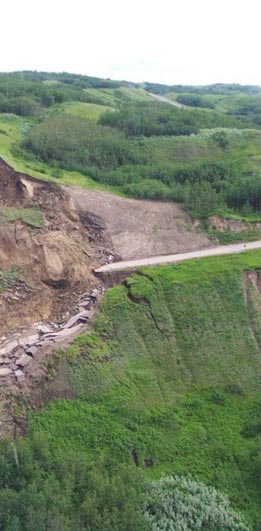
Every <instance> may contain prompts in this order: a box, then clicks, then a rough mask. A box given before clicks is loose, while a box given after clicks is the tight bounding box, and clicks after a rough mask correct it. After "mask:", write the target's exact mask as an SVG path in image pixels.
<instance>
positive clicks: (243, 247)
mask: <svg viewBox="0 0 261 531" xmlns="http://www.w3.org/2000/svg"><path fill="white" fill-rule="evenodd" d="M252 249H261V240H259V241H256V242H251V243H235V244H232V245H223V246H220V247H214V248H212V249H204V250H201V251H193V252H189V253H180V254H169V255H165V256H154V257H152V258H146V259H142V260H129V261H126V262H115V263H114V264H108V265H105V266H102V267H99V268H98V269H96V270H95V273H112V272H116V271H125V270H127V269H130V270H132V271H133V270H135V269H137V268H139V267H141V266H156V265H162V264H176V263H178V262H183V261H184V260H192V259H193V258H204V257H207V256H221V255H225V254H234V253H242V252H244V251H250V250H252Z"/></svg>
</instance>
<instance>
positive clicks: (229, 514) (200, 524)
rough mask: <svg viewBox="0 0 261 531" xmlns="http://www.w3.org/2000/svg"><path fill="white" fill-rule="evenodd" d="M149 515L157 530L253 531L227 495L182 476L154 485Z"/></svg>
mask: <svg viewBox="0 0 261 531" xmlns="http://www.w3.org/2000/svg"><path fill="white" fill-rule="evenodd" d="M145 515H146V518H147V520H148V522H149V525H150V529H152V530H153V531H201V530H207V531H211V530H213V531H221V530H222V531H249V527H248V526H247V525H246V524H245V523H244V521H243V519H242V518H241V516H240V515H239V514H238V513H237V512H235V511H233V509H231V507H230V503H229V500H228V498H227V497H225V496H223V495H222V494H220V493H219V492H218V491H216V489H214V488H213V487H207V486H206V485H204V484H203V483H197V482H196V481H192V480H190V479H186V478H184V477H179V476H175V477H166V478H163V479H161V480H159V481H154V482H153V483H152V484H151V489H150V494H149V499H148V502H147V505H146V511H145Z"/></svg>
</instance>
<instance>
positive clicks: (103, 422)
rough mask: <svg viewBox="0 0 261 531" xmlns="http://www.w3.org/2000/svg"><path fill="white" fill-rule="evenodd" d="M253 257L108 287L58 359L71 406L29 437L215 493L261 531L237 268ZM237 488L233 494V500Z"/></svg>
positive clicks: (51, 407)
mask: <svg viewBox="0 0 261 531" xmlns="http://www.w3.org/2000/svg"><path fill="white" fill-rule="evenodd" d="M260 264H261V252H260V251H256V252H252V253H244V254H242V255H237V256H229V257H222V258H212V259H204V260H195V261H191V262H190V263H188V262H187V263H183V264H180V265H178V266H166V267H158V268H156V269H150V268H147V269H146V268H145V269H144V270H142V274H139V275H135V276H133V277H131V278H130V279H129V280H128V283H127V284H128V287H127V286H125V285H118V286H117V287H115V288H113V289H111V290H109V291H108V292H107V294H106V296H105V298H104V300H103V303H102V306H101V310H100V313H99V315H98V318H97V320H96V322H95V324H94V327H93V330H92V332H91V333H87V334H85V335H83V336H80V337H79V338H77V339H76V340H75V342H74V344H73V345H72V346H71V347H70V348H69V350H68V351H67V352H66V353H65V354H64V355H61V362H60V364H61V374H62V375H63V378H65V380H66V381H67V385H69V387H70V389H71V392H73V393H74V394H75V396H76V399H75V400H65V399H60V400H57V401H54V402H50V403H49V404H47V405H46V406H45V407H44V408H43V409H42V411H40V412H38V413H36V414H33V415H31V416H30V422H29V433H34V432H41V431H43V432H45V433H47V434H48V435H49V437H50V440H51V442H52V445H53V446H54V447H57V448H58V447H59V448H63V449H66V448H67V449H70V448H74V449H77V448H78V449H79V450H81V451H84V452H86V454H87V456H88V459H91V460H96V459H99V456H100V455H103V457H104V458H105V459H106V462H107V463H110V464H111V467H114V465H115V464H116V463H118V462H131V457H130V453H131V449H132V448H135V449H136V451H137V453H138V455H139V459H140V463H141V466H143V467H144V464H143V463H144V461H143V460H144V459H145V458H148V457H151V458H152V459H153V462H154V467H153V468H151V469H145V472H146V474H148V475H151V476H153V477H159V476H160V475H161V474H162V473H168V474H169V473H170V474H172V473H173V474H175V473H179V474H185V475H191V476H192V477H193V478H198V479H200V480H202V481H205V482H206V483H208V484H211V485H215V486H216V487H218V488H220V489H221V490H222V491H223V492H225V493H227V494H228V495H229V497H230V498H231V500H232V502H233V505H234V506H235V507H239V508H240V509H242V510H243V511H244V512H245V513H246V515H247V516H248V517H249V518H250V519H251V520H252V521H255V522H258V521H259V524H257V523H256V524H255V527H254V529H255V531H257V530H258V529H261V527H258V526H260V525H261V524H260V522H261V512H260V503H259V500H260V483H258V480H257V477H256V476H255V471H254V464H253V463H254V461H253V455H254V452H255V448H256V444H257V438H256V437H255V436H246V435H245V433H246V432H247V427H248V425H249V424H251V423H255V422H256V423H257V424H258V419H260V409H261V401H260V388H261V379H260V376H261V358H260V349H261V321H260V311H261V310H260V295H258V292H257V291H255V290H254V289H253V288H252V287H251V286H252V285H251V283H250V282H249V283H248V287H247V293H248V297H247V303H246V291H245V289H246V288H245V287H244V284H243V272H244V271H245V270H252V269H260ZM239 491H240V497H239V496H238V492H239Z"/></svg>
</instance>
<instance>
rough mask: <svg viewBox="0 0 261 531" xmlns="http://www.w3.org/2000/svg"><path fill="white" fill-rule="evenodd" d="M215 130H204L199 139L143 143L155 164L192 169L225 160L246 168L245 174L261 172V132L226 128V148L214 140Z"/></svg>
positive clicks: (149, 140) (186, 138)
mask: <svg viewBox="0 0 261 531" xmlns="http://www.w3.org/2000/svg"><path fill="white" fill-rule="evenodd" d="M214 131H215V130H205V131H202V132H201V133H200V134H199V135H196V136H181V137H168V138H162V137H159V138H148V139H146V140H144V146H145V147H144V149H145V150H146V152H148V153H149V155H150V157H151V158H152V160H153V161H155V162H162V163H171V164H177V166H179V165H181V164H182V165H184V166H190V165H192V164H194V163H202V162H206V161H209V162H215V161H223V160H226V161H231V162H233V163H235V164H240V165H243V167H244V170H245V171H246V172H253V171H260V168H261V131H257V130H241V131H238V130H234V129H232V130H229V129H227V130H225V131H226V134H227V137H228V140H229V144H228V146H227V147H226V148H221V147H220V146H219V145H218V144H217V143H216V142H215V141H214V140H213V138H211V136H212V134H213V132H214Z"/></svg>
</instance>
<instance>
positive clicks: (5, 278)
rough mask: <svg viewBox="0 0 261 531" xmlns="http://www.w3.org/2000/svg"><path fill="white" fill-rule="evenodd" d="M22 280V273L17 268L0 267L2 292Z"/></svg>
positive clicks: (0, 288)
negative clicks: (5, 268) (4, 268)
mask: <svg viewBox="0 0 261 531" xmlns="http://www.w3.org/2000/svg"><path fill="white" fill-rule="evenodd" d="M20 280H21V273H20V271H19V270H18V269H17V268H15V267H12V268H11V269H7V270H3V269H0V293H2V292H3V291H5V290H7V289H8V288H12V287H15V286H16V284H18V282H19V281H20Z"/></svg>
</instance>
